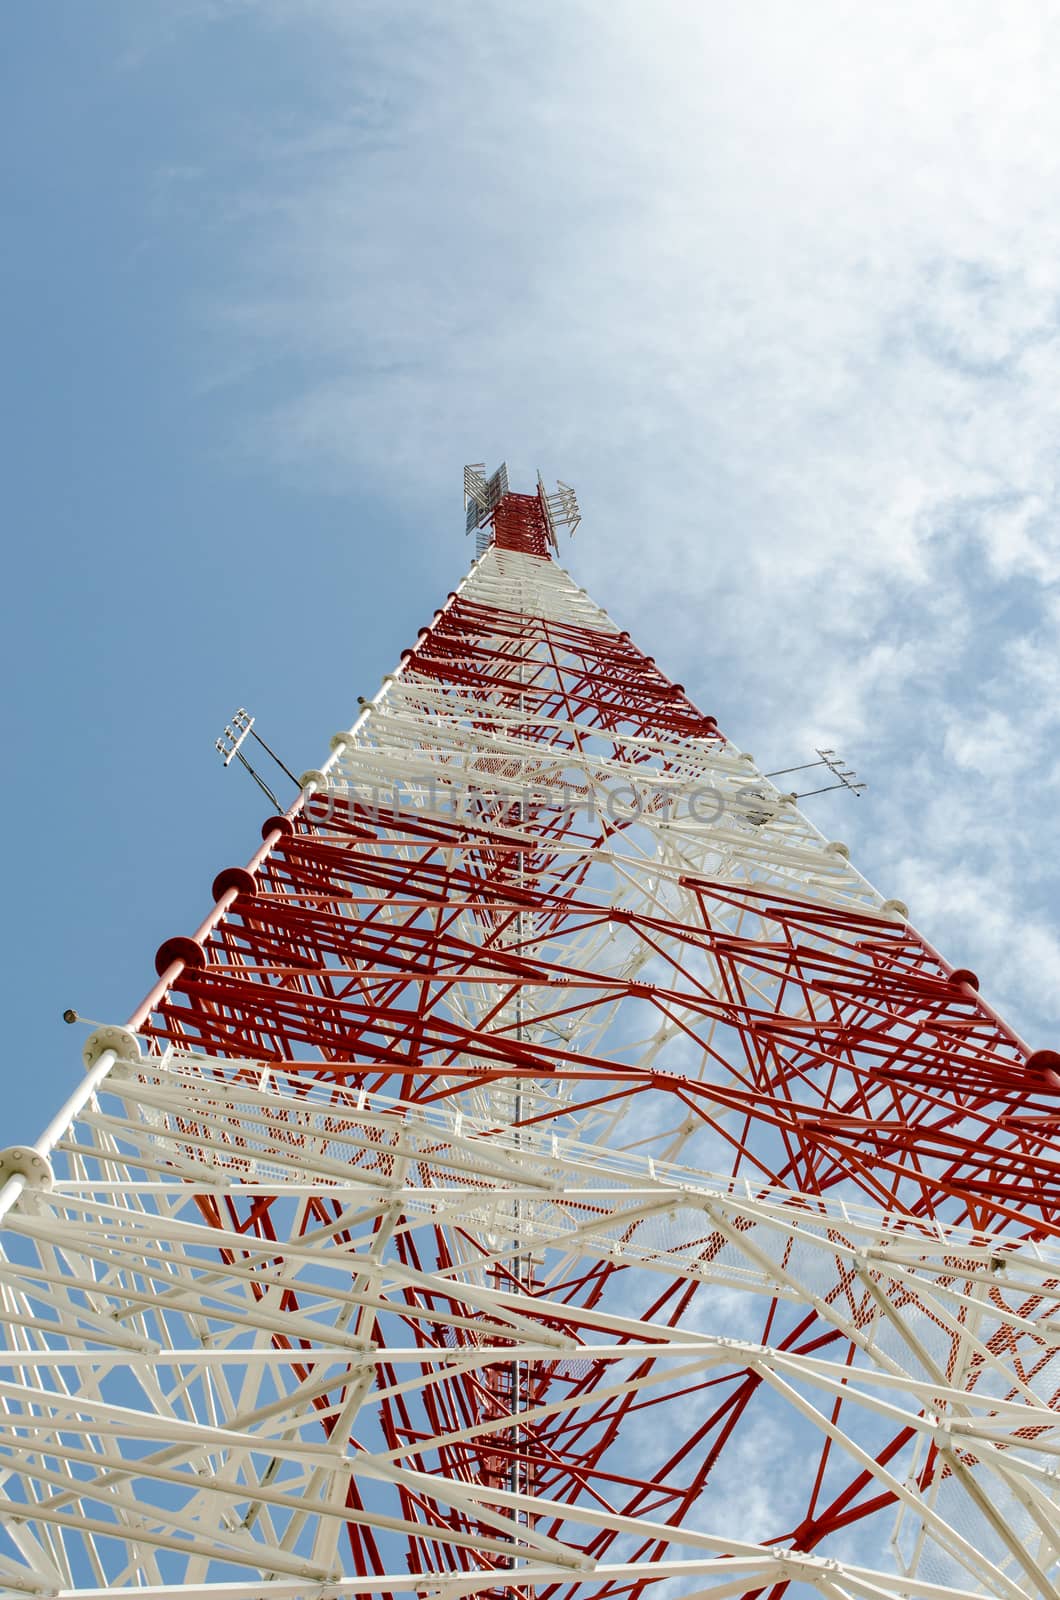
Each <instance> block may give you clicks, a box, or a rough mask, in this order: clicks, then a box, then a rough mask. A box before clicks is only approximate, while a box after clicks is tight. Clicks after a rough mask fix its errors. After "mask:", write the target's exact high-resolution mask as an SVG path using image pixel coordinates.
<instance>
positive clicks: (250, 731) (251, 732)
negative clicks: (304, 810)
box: [214, 706, 301, 811]
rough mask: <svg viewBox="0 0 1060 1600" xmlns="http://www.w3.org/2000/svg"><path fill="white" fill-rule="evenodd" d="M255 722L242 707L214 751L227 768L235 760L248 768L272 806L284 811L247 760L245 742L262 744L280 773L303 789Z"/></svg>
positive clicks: (217, 742) (216, 740)
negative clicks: (244, 748) (250, 740)
mask: <svg viewBox="0 0 1060 1600" xmlns="http://www.w3.org/2000/svg"><path fill="white" fill-rule="evenodd" d="M254 721H255V719H254V718H253V717H252V716H251V715H250V713H249V711H248V710H247V709H246V707H245V706H240V708H239V710H238V711H237V712H236V713H235V715H234V716H233V718H232V720H231V722H226V723H225V731H224V733H222V735H221V737H220V738H219V739H215V740H214V749H215V750H217V751H219V752H220V755H221V759H222V762H223V764H224V765H225V766H226V767H227V766H229V765H230V764H231V762H232V761H233V760H235V761H238V762H239V763H240V765H241V766H244V767H246V769H247V771H248V772H249V773H250V776H251V777H252V778H253V779H254V782H255V783H256V784H257V786H258V788H259V789H260V790H261V791H262V792H263V793H264V794H265V795H267V796H268V798H269V799H270V800H271V801H272V804H273V805H274V806H275V807H276V809H277V811H282V810H283V807H282V806H281V804H280V802H279V800H277V798H276V796H275V795H274V794H273V792H272V790H271V789H270V788H269V786H268V784H267V783H266V782H265V780H264V778H262V777H261V776H260V775H259V774H258V773H257V772H256V771H255V769H254V768H253V767H252V766H251V764H250V762H249V761H248V760H247V758H246V756H245V755H244V754H243V749H242V747H243V744H244V742H245V741H246V740H247V739H248V738H250V739H254V740H255V741H256V742H257V743H258V744H260V746H261V748H262V749H263V750H264V751H265V754H266V755H267V756H270V757H271V759H272V760H273V761H275V763H276V765H277V766H278V767H279V768H280V771H281V772H285V773H286V774H287V776H288V777H289V778H290V780H291V782H292V783H293V784H294V785H295V787H296V788H301V785H300V784H299V782H298V779H297V778H296V777H295V775H294V773H293V772H292V771H291V769H290V767H289V766H288V765H287V764H286V762H284V761H281V760H280V757H279V756H278V755H277V754H276V752H275V750H274V749H273V748H272V746H271V745H269V744H266V743H265V740H264V739H263V738H262V737H261V734H260V733H258V732H257V731H256V729H255V727H254Z"/></svg>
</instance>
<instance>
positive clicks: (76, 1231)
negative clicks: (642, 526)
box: [0, 479, 1060, 1600]
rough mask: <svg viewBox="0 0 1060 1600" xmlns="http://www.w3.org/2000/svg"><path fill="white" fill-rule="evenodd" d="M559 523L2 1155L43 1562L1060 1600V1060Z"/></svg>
mask: <svg viewBox="0 0 1060 1600" xmlns="http://www.w3.org/2000/svg"><path fill="white" fill-rule="evenodd" d="M475 481H476V483H477V481H478V480H477V479H476V480H475ZM483 481H485V480H483ZM535 507H536V508H537V509H536V510H535ZM541 507H542V501H541V497H540V496H538V497H532V496H518V495H512V494H510V493H506V494H504V495H502V496H501V498H500V499H499V501H498V503H497V505H496V507H494V508H493V510H492V535H493V542H492V543H491V545H490V546H489V548H488V549H487V550H486V551H485V553H484V554H483V555H482V556H481V557H480V558H479V559H477V560H476V561H475V563H474V564H473V565H472V568H471V571H470V572H469V574H468V576H467V577H466V578H465V579H464V581H463V582H462V584H461V585H460V587H459V589H458V590H457V591H455V592H454V593H453V594H452V595H450V597H449V599H448V601H447V603H446V605H445V606H444V607H443V608H442V609H441V610H440V611H439V612H438V613H436V615H435V618H434V621H433V622H432V624H431V626H430V627H429V628H426V629H424V630H422V632H421V634H420V637H419V639H418V641H417V643H416V645H415V647H414V648H412V649H411V650H409V651H406V652H405V653H404V655H403V658H402V662H401V666H400V667H399V669H398V670H397V671H396V672H395V673H394V674H393V675H392V676H390V677H389V678H387V679H386V680H385V681H384V684H383V686H382V688H381V690H380V691H379V693H378V694H377V695H376V696H374V698H373V699H372V700H371V701H370V702H368V703H367V704H366V705H365V706H364V708H363V710H362V712H361V715H360V716H359V717H358V719H357V721H356V722H355V723H354V725H353V727H352V729H350V730H349V731H348V732H346V733H342V734H339V735H337V736H336V738H335V740H334V741H333V750H332V754H331V756H330V758H329V760H328V761H327V762H326V763H325V765H324V767H323V768H322V769H321V770H320V771H319V772H317V773H313V774H308V775H307V776H306V779H305V799H304V800H303V801H300V802H299V804H298V805H297V806H296V807H294V808H292V811H291V813H289V814H288V815H287V816H286V817H277V818H272V819H270V820H269V821H268V822H267V823H266V824H265V827H264V829H263V835H264V842H263V845H262V847H261V849H260V850H259V851H258V852H257V854H256V855H255V856H254V858H253V860H252V861H251V862H250V863H249V865H248V867H246V868H230V869H227V870H226V871H225V872H222V873H221V874H220V875H219V876H218V878H217V880H216V881H215V884H214V900H215V903H214V908H213V911H212V912H211V914H210V916H209V917H208V918H207V919H206V921H205V922H204V923H203V925H202V927H201V928H200V929H199V930H198V931H197V932H196V934H195V935H194V936H192V937H190V938H189V937H181V938H175V939H172V940H169V941H167V942H166V944H165V945H163V947H162V949H161V950H160V952H159V956H158V968H159V982H158V984H157V986H156V988H155V990H154V991H153V992H152V994H151V995H150V996H149V997H148V999H147V1001H146V1002H145V1004H144V1006H143V1007H142V1008H141V1010H140V1011H139V1012H138V1013H137V1014H136V1015H135V1016H134V1017H133V1018H132V1019H131V1020H130V1023H129V1026H128V1029H104V1030H101V1031H100V1032H99V1033H98V1034H97V1035H95V1036H93V1039H92V1040H90V1042H89V1047H88V1050H87V1052H86V1063H87V1066H88V1069H89V1070H88V1075H87V1077H86V1079H85V1081H84V1084H83V1085H82V1087H81V1088H80V1089H79V1091H78V1093H77V1094H76V1095H75V1096H74V1098H73V1099H72V1100H71V1102H70V1103H69V1105H68V1106H67V1107H66V1108H65V1109H64V1111H63V1112H61V1113H60V1114H59V1116H58V1117H57V1118H56V1120H55V1122H54V1123H53V1124H52V1127H51V1128H50V1129H49V1130H48V1131H47V1133H46V1134H45V1135H44V1136H43V1138H42V1139H41V1140H40V1141H38V1144H37V1145H36V1146H35V1147H32V1148H29V1149H26V1150H16V1151H9V1152H7V1153H6V1155H5V1156H4V1157H3V1158H2V1159H3V1161H4V1167H3V1175H4V1176H6V1178H7V1181H6V1184H5V1186H4V1188H3V1190H2V1192H0V1213H2V1212H6V1224H7V1228H6V1255H5V1257H4V1258H3V1260H2V1262H0V1321H2V1323H3V1330H4V1347H5V1355H4V1358H3V1363H2V1370H0V1391H2V1393H0V1400H2V1411H0V1470H2V1472H3V1493H4V1499H3V1502H2V1511H0V1529H2V1538H0V1592H3V1593H5V1594H12V1595H14V1594H41V1595H50V1596H58V1595H63V1596H66V1595H69V1596H71V1597H72V1596H73V1595H77V1596H81V1597H86V1596H98V1597H102V1596H103V1595H111V1594H114V1593H116V1592H130V1591H131V1592H133V1593H135V1594H137V1595H139V1596H142V1597H149V1596H150V1597H156V1596H157V1597H161V1596H167V1597H168V1596H175V1595H178V1594H179V1595H183V1596H188V1595H201V1596H203V1597H206V1596H216V1597H217V1600H264V1597H266V1596H268V1597H277V1600H279V1597H285V1600H288V1597H289V1600H303V1597H305V1600H309V1597H310V1596H314V1597H316V1596H320V1597H323V1596H335V1597H339V1596H354V1595H357V1596H366V1595H372V1596H375V1595H379V1596H385V1595H398V1594H416V1595H420V1596H438V1597H442V1600H448V1597H453V1600H456V1597H459V1596H464V1595H485V1596H490V1597H497V1600H499V1597H501V1596H529V1595H530V1594H534V1595H539V1596H543V1597H544V1596H549V1597H551V1596H556V1597H563V1600H583V1597H589V1596H592V1597H595V1600H611V1597H612V1596H620V1595H630V1596H637V1595H641V1594H644V1593H649V1592H650V1593H654V1594H657V1595H658V1596H659V1597H660V1600H662V1597H664V1596H665V1597H666V1600H670V1597H673V1596H677V1595H680V1596H689V1597H691V1596H696V1595H704V1596H711V1597H716V1600H720V1597H722V1596H729V1595H745V1596H751V1595H755V1596H757V1595H766V1594H768V1595H769V1596H771V1597H773V1596H779V1595H780V1594H781V1593H782V1592H784V1591H785V1590H786V1589H787V1588H788V1586H789V1585H792V1584H794V1585H795V1586H796V1588H798V1587H799V1586H802V1587H803V1589H806V1590H809V1589H813V1590H816V1591H817V1592H818V1593H819V1594H821V1595H823V1596H825V1597H827V1600H841V1597H843V1596H848V1595H849V1596H864V1597H866V1600H870V1597H871V1600H878V1597H881V1596H891V1595H893V1596H899V1595H901V1596H914V1595H916V1596H920V1595H922V1596H925V1597H930V1596H936V1595H937V1596H941V1595H943V1594H945V1595H953V1594H958V1595H964V1594H967V1595H972V1594H975V1595H991V1596H998V1597H1002V1600H1017V1597H1025V1596H1031V1595H1033V1596H1039V1595H1049V1596H1055V1595H1057V1587H1058V1577H1060V1557H1058V1548H1057V1546H1058V1540H1060V1515H1058V1509H1057V1460H1056V1457H1057V1451H1058V1447H1060V1434H1058V1431H1057V1422H1058V1415H1057V1413H1058V1391H1060V1376H1058V1373H1060V1364H1058V1360H1057V1351H1058V1347H1060V1239H1058V1233H1060V1227H1058V1205H1057V1202H1058V1195H1060V1185H1058V1177H1060V1167H1058V1159H1057V1145H1056V1126H1057V1115H1058V1109H1057V1091H1058V1089H1060V1076H1058V1075H1057V1068H1058V1066H1060V1061H1058V1058H1057V1057H1056V1056H1054V1055H1052V1054H1051V1053H1050V1052H1045V1051H1039V1052H1037V1053H1036V1054H1034V1055H1030V1054H1029V1053H1028V1051H1027V1050H1026V1048H1025V1047H1024V1046H1023V1045H1022V1044H1021V1043H1020V1041H1019V1040H1018V1039H1017V1038H1016V1037H1015V1035H1014V1034H1013V1033H1012V1032H1011V1030H1009V1029H1008V1028H1007V1027H1006V1026H1005V1024H1004V1023H1003V1022H1002V1021H1001V1020H1000V1019H999V1018H998V1017H996V1016H995V1015H994V1013H993V1012H992V1011H990V1009H989V1008H988V1007H987V1006H986V1005H985V1004H984V1003H983V1002H982V1000H981V999H980V997H979V995H978V992H977V985H976V982H975V979H974V977H973V975H972V974H970V973H968V972H963V971H957V972H955V971H953V970H952V969H951V968H950V967H948V966H947V964H946V963H945V962H944V961H943V960H942V959H941V958H940V957H939V956H938V955H937V954H936V953H935V952H934V951H933V950H931V949H930V947H929V946H928V945H927V944H926V943H925V942H924V941H923V940H922V939H921V938H920V937H919V935H917V933H916V932H915V931H914V930H913V929H912V927H911V926H910V925H909V923H908V921H907V920H906V915H905V908H904V907H902V906H900V905H899V904H898V903H897V902H894V901H887V902H885V901H883V900H882V899H881V897H880V896H879V895H878V894H877V892H876V891H875V890H874V889H873V888H872V887H871V885H869V884H868V883H867V882H866V881H865V880H864V879H863V878H862V877H861V876H860V875H859V874H858V873H857V872H856V871H855V869H854V868H853V867H852V865H851V864H850V861H849V860H848V858H847V853H846V850H845V848H844V847H843V846H842V845H838V844H834V843H829V842H828V841H826V840H825V839H824V838H823V837H822V836H821V835H820V834H819V833H818V832H817V830H816V829H815V828H814V827H813V826H812V825H811V824H810V823H809V822H808V820H807V819H806V818H805V817H804V816H802V814H801V813H800V812H799V811H798V809H797V807H796V806H795V805H794V804H793V803H792V802H791V800H790V799H789V798H788V797H786V796H784V795H782V794H781V793H780V792H779V791H778V790H777V789H776V788H775V787H774V786H773V785H772V784H771V783H770V782H769V780H768V779H766V778H765V777H764V776H763V775H762V773H761V772H760V771H759V769H758V767H757V766H756V764H755V762H754V761H753V759H752V758H751V757H750V756H748V755H747V754H746V753H741V752H740V751H738V750H737V749H736V748H735V747H734V746H733V744H732V743H731V741H728V740H727V739H725V738H723V737H722V735H721V734H720V733H719V731H718V729H717V725H716V723H715V720H714V718H713V717H709V716H704V715H703V713H701V712H700V711H699V710H698V709H697V708H696V707H695V706H694V705H693V704H692V703H691V701H690V700H689V699H688V697H687V696H686V695H685V693H684V690H683V689H682V688H681V686H680V685H675V684H672V683H670V682H669V681H668V680H667V679H666V677H665V676H664V674H663V673H662V672H661V671H660V670H659V669H658V667H657V666H656V664H655V663H654V661H653V660H652V659H651V658H650V657H648V656H645V655H643V654H642V653H641V652H640V651H639V650H638V649H637V648H636V647H635V646H634V644H633V643H632V641H631V639H630V638H629V636H628V634H626V633H624V632H621V631H620V630H619V629H618V628H617V627H616V626H615V624H614V623H613V622H612V621H611V620H610V618H609V617H608V616H607V614H606V613H605V612H603V611H601V610H600V609H599V608H598V607H597V606H595V605H594V604H593V603H592V601H591V600H590V599H589V597H588V596H587V595H586V594H585V593H584V591H582V590H581V589H579V588H578V587H577V585H576V584H575V583H574V582H573V580H572V579H571V578H570V577H569V576H568V574H567V573H566V572H565V571H563V569H562V568H560V567H559V566H558V565H556V564H555V563H554V562H553V561H552V560H551V559H550V558H549V557H548V556H547V554H546V550H547V548H548V546H547V544H544V543H541V542H540V541H541V539H542V537H543V530H544V532H547V526H546V525H545V523H544V511H543V510H542V509H541ZM535 519H536V520H535Z"/></svg>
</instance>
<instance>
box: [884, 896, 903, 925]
mask: <svg viewBox="0 0 1060 1600" xmlns="http://www.w3.org/2000/svg"><path fill="white" fill-rule="evenodd" d="M880 910H881V911H882V912H883V914H884V916H885V917H900V918H901V920H902V921H903V922H908V921H909V907H908V906H907V905H906V903H905V901H904V900H885V901H884V902H883V905H882V906H881V907H880Z"/></svg>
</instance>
